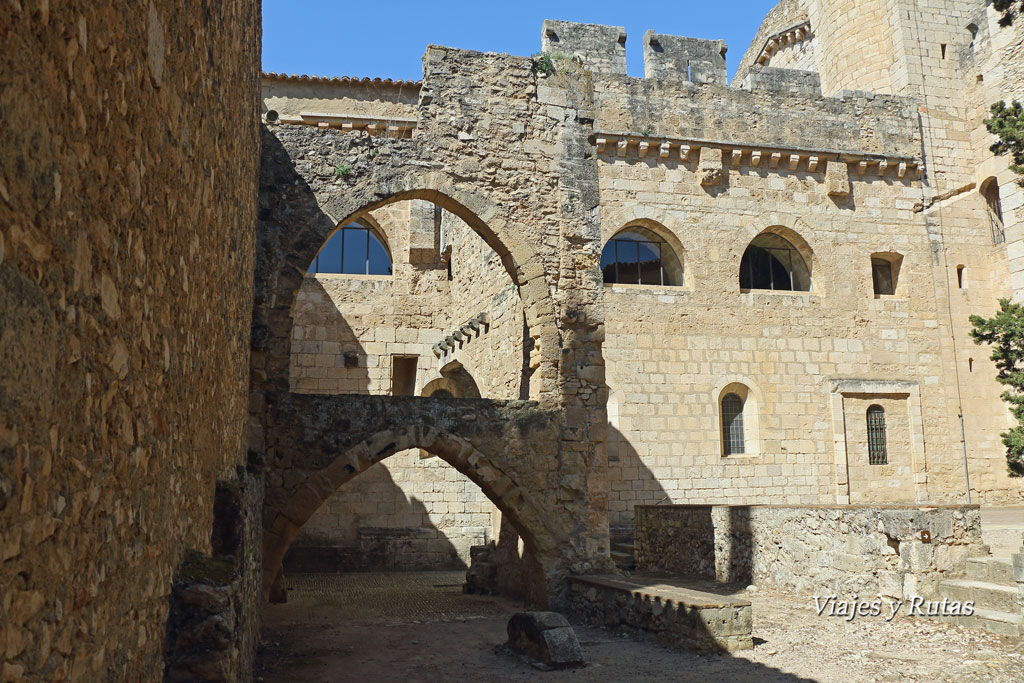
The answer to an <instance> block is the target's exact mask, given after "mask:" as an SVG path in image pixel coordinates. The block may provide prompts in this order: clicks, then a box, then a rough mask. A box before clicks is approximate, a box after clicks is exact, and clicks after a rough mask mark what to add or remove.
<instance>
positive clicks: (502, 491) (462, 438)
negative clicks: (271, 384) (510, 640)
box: [263, 394, 571, 593]
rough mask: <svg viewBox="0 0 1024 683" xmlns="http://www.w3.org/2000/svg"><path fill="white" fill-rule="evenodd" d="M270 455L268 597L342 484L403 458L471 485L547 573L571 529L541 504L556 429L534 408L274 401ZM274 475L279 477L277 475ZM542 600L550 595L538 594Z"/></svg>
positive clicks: (310, 398) (463, 402)
mask: <svg viewBox="0 0 1024 683" xmlns="http://www.w3.org/2000/svg"><path fill="white" fill-rule="evenodd" d="M268 418H269V426H270V427H272V429H270V430H269V432H268V447H269V450H270V452H271V453H272V455H273V456H274V457H275V459H276V461H277V463H278V468H277V470H276V472H272V474H271V477H270V480H269V481H268V486H267V491H266V495H265V500H264V541H263V568H264V591H265V593H269V590H270V586H271V584H272V583H273V580H274V578H275V577H276V575H277V574H278V572H279V571H280V567H281V562H282V560H283V558H284V555H285V552H286V551H287V550H288V547H289V546H290V545H291V543H292V541H293V540H294V539H295V537H296V536H297V535H298V533H299V530H300V529H301V528H302V526H303V524H305V523H306V521H308V520H309V518H310V517H312V515H313V513H315V512H316V510H317V509H318V508H319V507H320V506H321V505H322V504H323V502H324V501H325V500H327V498H329V497H330V496H331V495H332V494H333V493H334V492H335V491H336V490H337V489H338V487H340V486H341V485H343V484H344V483H346V482H347V481H349V480H351V479H353V478H355V477H357V476H358V475H359V474H361V473H362V472H365V471H366V470H367V469H369V468H370V467H372V466H373V465H374V464H376V463H378V462H381V461H382V460H385V459H386V458H388V457H390V456H391V455H394V454H395V453H398V452H400V451H404V450H408V449H411V448H421V449H423V450H426V451H429V452H430V453H433V454H435V455H437V456H438V457H440V458H442V459H443V460H444V461H445V462H447V463H448V464H450V465H451V466H452V467H454V468H455V469H457V470H458V471H459V472H461V473H462V474H464V475H466V476H467V477H468V478H469V479H470V480H472V481H473V482H474V483H475V484H476V485H477V486H479V487H480V489H481V490H482V491H483V492H484V494H485V495H486V496H487V497H488V498H489V499H490V500H491V501H492V502H493V503H494V504H495V505H496V506H497V507H498V509H499V510H501V512H502V514H503V515H506V516H507V518H508V519H509V520H510V521H511V522H512V524H513V526H514V527H515V528H516V530H517V531H518V532H519V534H520V536H521V537H522V538H523V540H524V542H525V543H526V545H527V547H528V548H529V549H530V551H531V552H532V553H533V554H534V556H535V557H536V558H537V560H538V561H539V562H540V564H541V566H542V567H543V568H544V569H545V572H546V573H554V572H556V571H557V569H558V565H559V563H560V548H561V546H563V545H564V543H565V542H566V541H567V529H570V528H571V526H570V523H571V522H570V520H569V519H567V518H565V517H564V516H563V515H561V514H560V513H559V512H558V511H557V508H555V509H553V506H552V500H550V499H547V500H542V499H541V497H543V496H544V492H545V491H547V489H546V482H549V481H550V473H545V472H544V469H545V466H544V465H543V464H538V462H537V460H536V459H535V458H536V457H537V456H540V457H541V458H544V459H545V460H547V468H549V469H550V468H551V467H552V466H553V464H554V462H555V460H556V459H557V458H556V457H555V456H556V452H557V445H556V444H557V433H558V431H557V420H556V417H555V416H554V415H552V414H551V413H548V412H546V411H543V410H540V409H539V408H538V407H537V406H536V404H534V403H532V402H529V401H489V400H483V399H435V398H429V397H402V398H397V397H386V396H324V395H311V394H286V395H275V396H272V397H271V400H270V402H269V406H268ZM275 475H276V476H275ZM541 592H543V591H541Z"/></svg>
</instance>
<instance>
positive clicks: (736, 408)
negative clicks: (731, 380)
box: [722, 393, 747, 455]
mask: <svg viewBox="0 0 1024 683" xmlns="http://www.w3.org/2000/svg"><path fill="white" fill-rule="evenodd" d="M746 452H747V442H746V438H745V437H744V434H743V399H741V398H740V397H739V395H737V394H732V393H729V394H726V395H725V396H723V397H722V454H723V455H743V454H744V453H746Z"/></svg>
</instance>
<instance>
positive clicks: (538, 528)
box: [263, 424, 565, 597]
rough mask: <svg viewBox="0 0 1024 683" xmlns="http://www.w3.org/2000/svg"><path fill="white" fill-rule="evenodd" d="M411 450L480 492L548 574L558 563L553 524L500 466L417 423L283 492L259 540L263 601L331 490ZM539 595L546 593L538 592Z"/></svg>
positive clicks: (347, 453) (382, 434)
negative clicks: (424, 453) (442, 464)
mask: <svg viewBox="0 0 1024 683" xmlns="http://www.w3.org/2000/svg"><path fill="white" fill-rule="evenodd" d="M412 448H420V449H423V450H425V451H428V452H430V453H432V454H434V455H436V456H438V457H440V458H441V459H442V460H444V461H445V462H447V463H448V464H449V465H451V466H452V467H454V468H455V469H456V470H458V471H459V472H460V473H462V474H463V475H465V476H466V477H467V478H468V479H470V480H471V481H472V482H473V483H474V484H476V485H477V486H479V487H480V490H481V491H483V493H484V495H486V496H487V498H488V499H490V500H491V502H493V503H494V504H495V506H496V507H497V508H498V509H499V510H500V511H501V513H502V515H504V516H506V518H507V519H508V520H509V521H510V522H511V523H512V525H513V527H514V528H515V529H516V531H517V532H518V533H519V535H520V537H522V539H523V541H524V543H525V544H526V547H527V548H528V549H529V550H530V552H531V553H533V554H534V556H535V557H536V558H537V559H538V561H540V563H541V565H542V567H544V568H545V570H548V569H550V568H552V567H553V565H554V564H555V563H556V562H557V558H558V555H559V545H560V544H561V543H564V542H565V539H563V538H561V536H562V533H561V532H560V531H559V528H560V525H558V524H552V521H553V520H552V517H551V515H550V514H547V515H545V514H544V512H543V510H544V507H543V505H542V504H538V503H536V502H535V501H533V499H532V496H531V495H530V493H529V492H528V491H527V490H526V489H525V488H524V487H522V486H520V485H519V484H518V483H517V482H516V481H515V479H514V475H510V474H509V473H508V472H506V471H505V470H504V469H502V467H501V464H500V461H499V460H498V459H497V458H494V457H491V456H488V455H486V454H485V453H483V452H482V451H481V450H480V449H478V448H477V447H476V446H474V445H473V443H472V442H470V440H468V439H466V438H464V437H461V436H458V435H456V434H454V433H452V432H450V431H447V430H444V429H440V428H438V427H435V426H431V425H425V424H418V425H411V426H400V427H393V428H390V429H382V430H381V431H379V432H376V433H374V434H372V435H371V436H369V437H366V438H364V439H362V440H361V441H359V442H358V443H356V444H354V445H352V446H350V447H348V448H345V449H344V450H342V451H340V452H339V453H338V454H337V455H336V457H335V458H334V459H333V460H332V461H331V462H330V464H329V465H327V466H326V467H324V468H323V469H320V470H316V471H313V472H310V473H308V475H307V476H306V478H305V480H304V481H303V482H302V483H301V484H299V485H298V486H297V487H295V488H294V489H292V490H291V491H289V492H288V494H287V497H286V499H285V501H286V502H284V504H283V505H282V506H280V507H279V508H277V509H276V514H273V515H266V516H270V517H271V518H270V519H269V520H266V519H265V525H264V536H263V570H264V574H263V576H264V578H263V581H264V585H263V588H264V596H265V597H266V596H268V595H269V593H270V589H271V585H272V584H273V582H274V579H275V578H276V576H277V574H278V573H279V572H280V570H281V563H282V561H283V559H284V555H285V553H286V552H287V550H288V548H289V546H290V545H291V543H292V541H294V540H295V538H296V536H297V535H298V533H299V531H300V530H301V528H302V526H303V525H304V524H305V523H306V522H307V521H308V520H309V519H310V518H311V517H312V516H313V514H314V513H315V512H316V511H317V510H318V509H319V508H320V506H321V505H322V504H323V503H324V501H326V500H327V499H328V498H329V497H330V496H331V495H332V494H333V493H334V492H335V491H337V490H338V488H340V487H341V486H342V485H344V484H345V483H347V482H348V481H350V480H352V479H354V478H355V477H357V476H359V475H360V474H362V473H363V472H365V471H366V470H367V469H369V468H370V467H372V466H373V465H375V464H377V463H379V462H382V461H383V460H385V459H387V458H388V457H390V456H392V455H394V454H396V453H399V452H401V451H405V450H408V449H412ZM539 588H540V590H539V591H537V592H538V594H541V595H543V594H545V592H546V589H545V587H539Z"/></svg>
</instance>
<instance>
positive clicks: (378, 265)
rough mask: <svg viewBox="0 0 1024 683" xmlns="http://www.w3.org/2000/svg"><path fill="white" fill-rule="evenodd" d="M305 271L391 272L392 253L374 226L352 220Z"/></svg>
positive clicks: (335, 234) (353, 273) (325, 246)
mask: <svg viewBox="0 0 1024 683" xmlns="http://www.w3.org/2000/svg"><path fill="white" fill-rule="evenodd" d="M306 273H307V274H308V275H313V274H315V273H345V274H347V275H391V254H390V253H389V252H388V248H387V242H386V241H385V240H384V237H383V236H382V235H381V234H380V233H379V232H378V231H377V230H376V229H375V228H373V227H371V226H369V225H365V224H363V223H351V224H349V225H346V226H345V227H343V228H340V229H339V230H337V231H335V233H334V234H333V235H331V237H330V238H329V239H328V240H327V242H326V243H325V244H324V246H323V247H321V248H320V253H318V254H317V255H316V258H314V259H313V263H311V264H310V265H309V270H308V271H306Z"/></svg>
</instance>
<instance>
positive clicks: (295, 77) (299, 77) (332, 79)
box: [263, 71, 423, 86]
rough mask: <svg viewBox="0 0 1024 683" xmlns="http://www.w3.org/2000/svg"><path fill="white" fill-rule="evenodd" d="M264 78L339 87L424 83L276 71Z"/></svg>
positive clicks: (265, 72) (270, 72) (265, 73)
mask: <svg viewBox="0 0 1024 683" xmlns="http://www.w3.org/2000/svg"><path fill="white" fill-rule="evenodd" d="M263 78H266V79H269V80H273V81H291V82H295V83H303V82H305V83H336V84H338V85H397V86H403V85H415V86H418V85H421V84H422V83H423V81H405V80H402V79H391V78H369V77H367V78H353V77H351V76H317V75H315V74H314V75H312V76H310V75H308V74H284V73H277V72H276V71H264V72H263Z"/></svg>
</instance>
